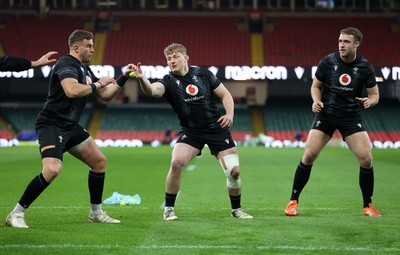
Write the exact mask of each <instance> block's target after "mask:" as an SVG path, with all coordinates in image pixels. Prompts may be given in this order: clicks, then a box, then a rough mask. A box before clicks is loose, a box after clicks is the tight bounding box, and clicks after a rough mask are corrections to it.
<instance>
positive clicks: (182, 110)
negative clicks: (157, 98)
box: [159, 67, 221, 130]
mask: <svg viewBox="0 0 400 255" xmlns="http://www.w3.org/2000/svg"><path fill="white" fill-rule="evenodd" d="M159 82H161V83H162V84H163V85H164V87H165V93H164V97H165V98H166V100H167V101H168V102H169V103H170V105H171V106H172V108H173V109H174V111H175V112H176V113H177V114H178V118H179V121H180V124H181V126H182V127H186V128H191V129H197V130H210V129H217V128H219V127H220V125H219V124H218V123H217V120H218V119H219V117H220V116H221V113H220V111H219V108H218V105H217V102H218V100H219V99H218V97H217V96H216V95H215V93H214V92H213V90H214V89H216V88H217V87H218V86H219V85H220V84H221V81H220V80H219V79H218V78H217V77H216V76H215V75H214V74H213V73H211V72H210V71H209V70H208V69H206V68H201V67H189V72H188V73H187V74H186V75H185V76H183V77H182V76H177V75H174V74H173V73H170V74H167V75H165V76H164V77H163V78H162V79H161V80H159Z"/></svg>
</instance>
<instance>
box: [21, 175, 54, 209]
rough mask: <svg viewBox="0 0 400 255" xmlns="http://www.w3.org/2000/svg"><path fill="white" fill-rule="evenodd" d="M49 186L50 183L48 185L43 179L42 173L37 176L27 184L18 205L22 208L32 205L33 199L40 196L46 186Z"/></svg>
mask: <svg viewBox="0 0 400 255" xmlns="http://www.w3.org/2000/svg"><path fill="white" fill-rule="evenodd" d="M49 184H50V183H48V182H47V181H46V180H45V179H44V177H43V174H42V173H40V174H38V175H37V176H35V178H33V179H32V181H31V182H30V183H29V184H28V186H27V187H26V189H25V191H24V194H22V197H21V199H20V200H19V201H18V203H19V204H20V205H21V206H23V207H24V208H28V207H29V206H30V205H31V204H32V203H33V201H35V199H36V198H38V196H39V195H40V194H42V192H43V191H44V190H45V189H46V188H47V186H49Z"/></svg>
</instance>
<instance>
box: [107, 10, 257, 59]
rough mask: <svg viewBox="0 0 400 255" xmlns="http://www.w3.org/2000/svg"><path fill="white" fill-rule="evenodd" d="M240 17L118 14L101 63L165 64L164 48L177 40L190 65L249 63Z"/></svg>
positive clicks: (247, 42) (244, 33)
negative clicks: (120, 15)
mask: <svg viewBox="0 0 400 255" xmlns="http://www.w3.org/2000/svg"><path fill="white" fill-rule="evenodd" d="M242 19H243V18H242V17H240V16H239V17H236V16H234V17H231V16H228V17H213V16H204V17H202V16H194V17H191V16H178V17H169V16H154V17H147V16H125V17H119V22H120V23H121V26H120V27H121V28H120V30H110V31H109V32H108V40H107V49H108V50H107V51H106V52H105V56H104V62H105V63H109V64H113V65H124V64H126V62H127V61H130V62H132V61H133V62H138V61H141V62H142V63H143V64H151V65H165V64H166V61H165V57H164V54H163V50H164V48H165V47H166V46H167V45H168V44H170V43H172V42H177V43H182V44H184V45H185V46H186V47H187V48H188V50H189V52H188V55H189V56H190V57H191V59H190V60H191V61H190V62H191V64H193V65H199V66H201V65H214V66H225V65H250V63H251V59H250V58H251V54H250V37H249V33H248V32H246V31H238V28H237V23H238V22H240V21H242ZM161 24H162V25H161ZM225 42H227V43H225ZM237 49H240V51H238V50H237ZM216 53H218V54H216Z"/></svg>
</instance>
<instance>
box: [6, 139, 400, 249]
mask: <svg viewBox="0 0 400 255" xmlns="http://www.w3.org/2000/svg"><path fill="white" fill-rule="evenodd" d="M171 150H172V149H171V148H170V147H166V146H162V147H158V148H151V147H149V146H145V147H143V148H102V151H103V152H104V154H105V155H106V156H107V158H108V168H107V175H106V184H105V189H104V196H103V199H105V198H107V197H109V196H111V195H112V193H113V192H114V191H118V192H119V193H122V194H127V195H134V194H139V195H140V196H141V198H142V203H141V204H140V205H128V206H121V205H104V210H105V211H107V213H108V214H109V215H111V216H112V217H115V218H118V219H121V221H122V223H121V224H115V225H109V224H95V223H88V221H87V216H88V213H89V194H88V189H87V175H88V167H87V166H85V165H83V164H82V163H81V162H79V161H78V160H76V159H75V158H73V157H71V156H70V155H68V154H65V156H64V163H63V170H62V172H61V174H60V176H59V177H58V178H57V179H56V180H55V181H54V182H53V183H52V184H51V185H50V186H49V187H48V189H47V190H46V191H45V192H44V193H43V194H42V195H41V196H40V197H39V199H38V200H36V201H35V202H34V203H33V204H32V206H31V207H30V208H29V210H28V211H27V213H26V220H27V223H28V225H29V226H30V228H29V229H14V228H9V227H6V226H5V225H4V223H3V224H0V254H7V255H13V254H24V255H25V254H29V255H31V254H41V255H43V254H45V255H46V254H107V255H114V254H186V255H187V254H229V255H231V254H335V255H336V254H363V255H365V254H374V255H375V254H400V234H399V232H400V216H399V214H398V213H400V199H399V198H400V185H399V184H400V171H399V170H400V168H399V166H400V152H399V150H396V149H393V150H390V149H387V150H379V149H374V150H373V155H374V169H375V192H374V199H373V201H374V205H375V206H376V207H377V208H378V209H379V210H380V211H381V213H382V218H369V217H365V216H363V215H362V197H361V191H360V188H359V186H358V172H359V170H358V163H357V162H356V159H355V158H354V156H353V155H352V153H351V152H350V151H349V150H348V149H344V148H331V147H327V148H326V149H325V150H323V151H322V153H321V155H320V157H319V159H318V160H317V161H316V162H315V164H314V167H313V171H312V174H311V178H310V181H309V183H308V185H307V186H306V188H305V189H304V191H303V193H302V196H301V197H300V204H299V215H298V216H296V217H287V216H285V215H284V214H283V210H284V208H285V206H286V204H287V202H288V200H289V196H290V190H291V186H292V180H293V175H294V171H295V168H296V165H297V164H298V162H299V160H300V158H301V155H302V152H303V150H302V149H293V148H291V149H290V148H287V149H267V148H262V147H257V148H244V147H239V148H238V150H239V153H240V166H241V171H242V175H241V176H242V186H243V191H242V206H243V207H244V208H245V209H246V211H247V212H249V213H250V214H252V215H253V216H254V219H244V220H241V219H234V218H232V217H231V216H230V204H229V199H228V195H227V192H226V187H225V184H226V179H225V176H224V174H223V172H222V170H221V167H220V165H219V163H218V161H216V160H215V159H214V158H213V157H212V156H211V155H210V153H209V150H208V149H207V148H206V149H204V150H203V155H202V156H201V157H198V158H195V159H194V160H193V161H192V162H191V163H190V164H189V165H188V167H187V169H186V170H185V172H184V173H183V175H182V186H181V190H180V193H179V196H178V199H177V202H176V208H175V211H176V214H177V216H178V217H179V219H178V220H177V221H175V222H165V221H164V220H163V219H162V205H163V202H164V192H165V177H166V174H167V171H168V168H169V162H170V153H171ZM40 171H41V160H40V156H39V153H38V150H37V148H36V147H12V148H0V191H1V192H0V194H1V197H0V217H2V218H0V220H2V221H3V222H4V219H5V217H6V215H7V213H8V212H9V211H11V210H12V209H13V208H14V206H15V204H16V202H17V201H18V199H19V198H20V196H21V194H22V192H23V190H24V189H25V187H26V185H27V183H28V182H29V181H30V180H31V179H32V178H33V177H34V176H35V175H36V174H38V173H39V172H40Z"/></svg>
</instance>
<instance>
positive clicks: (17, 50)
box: [0, 16, 86, 59]
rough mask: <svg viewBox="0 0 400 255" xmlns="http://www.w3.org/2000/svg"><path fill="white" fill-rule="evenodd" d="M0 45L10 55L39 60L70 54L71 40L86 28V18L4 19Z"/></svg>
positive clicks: (0, 32)
mask: <svg viewBox="0 0 400 255" xmlns="http://www.w3.org/2000/svg"><path fill="white" fill-rule="evenodd" d="M2 19H3V20H4V21H3V22H4V23H5V26H4V28H2V29H0V41H1V44H2V46H3V49H4V51H5V53H6V54H7V55H10V56H23V57H26V58H28V59H37V58H38V57H39V56H41V54H43V52H47V51H49V50H55V51H58V52H60V53H64V52H67V50H68V43H67V42H68V40H67V38H68V37H69V35H70V34H71V32H72V31H73V30H75V29H77V28H82V27H83V24H84V21H85V19H86V18H85V17H80V16H72V17H70V16H49V17H45V18H40V17H36V16H20V17H15V16H4V17H2Z"/></svg>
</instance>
